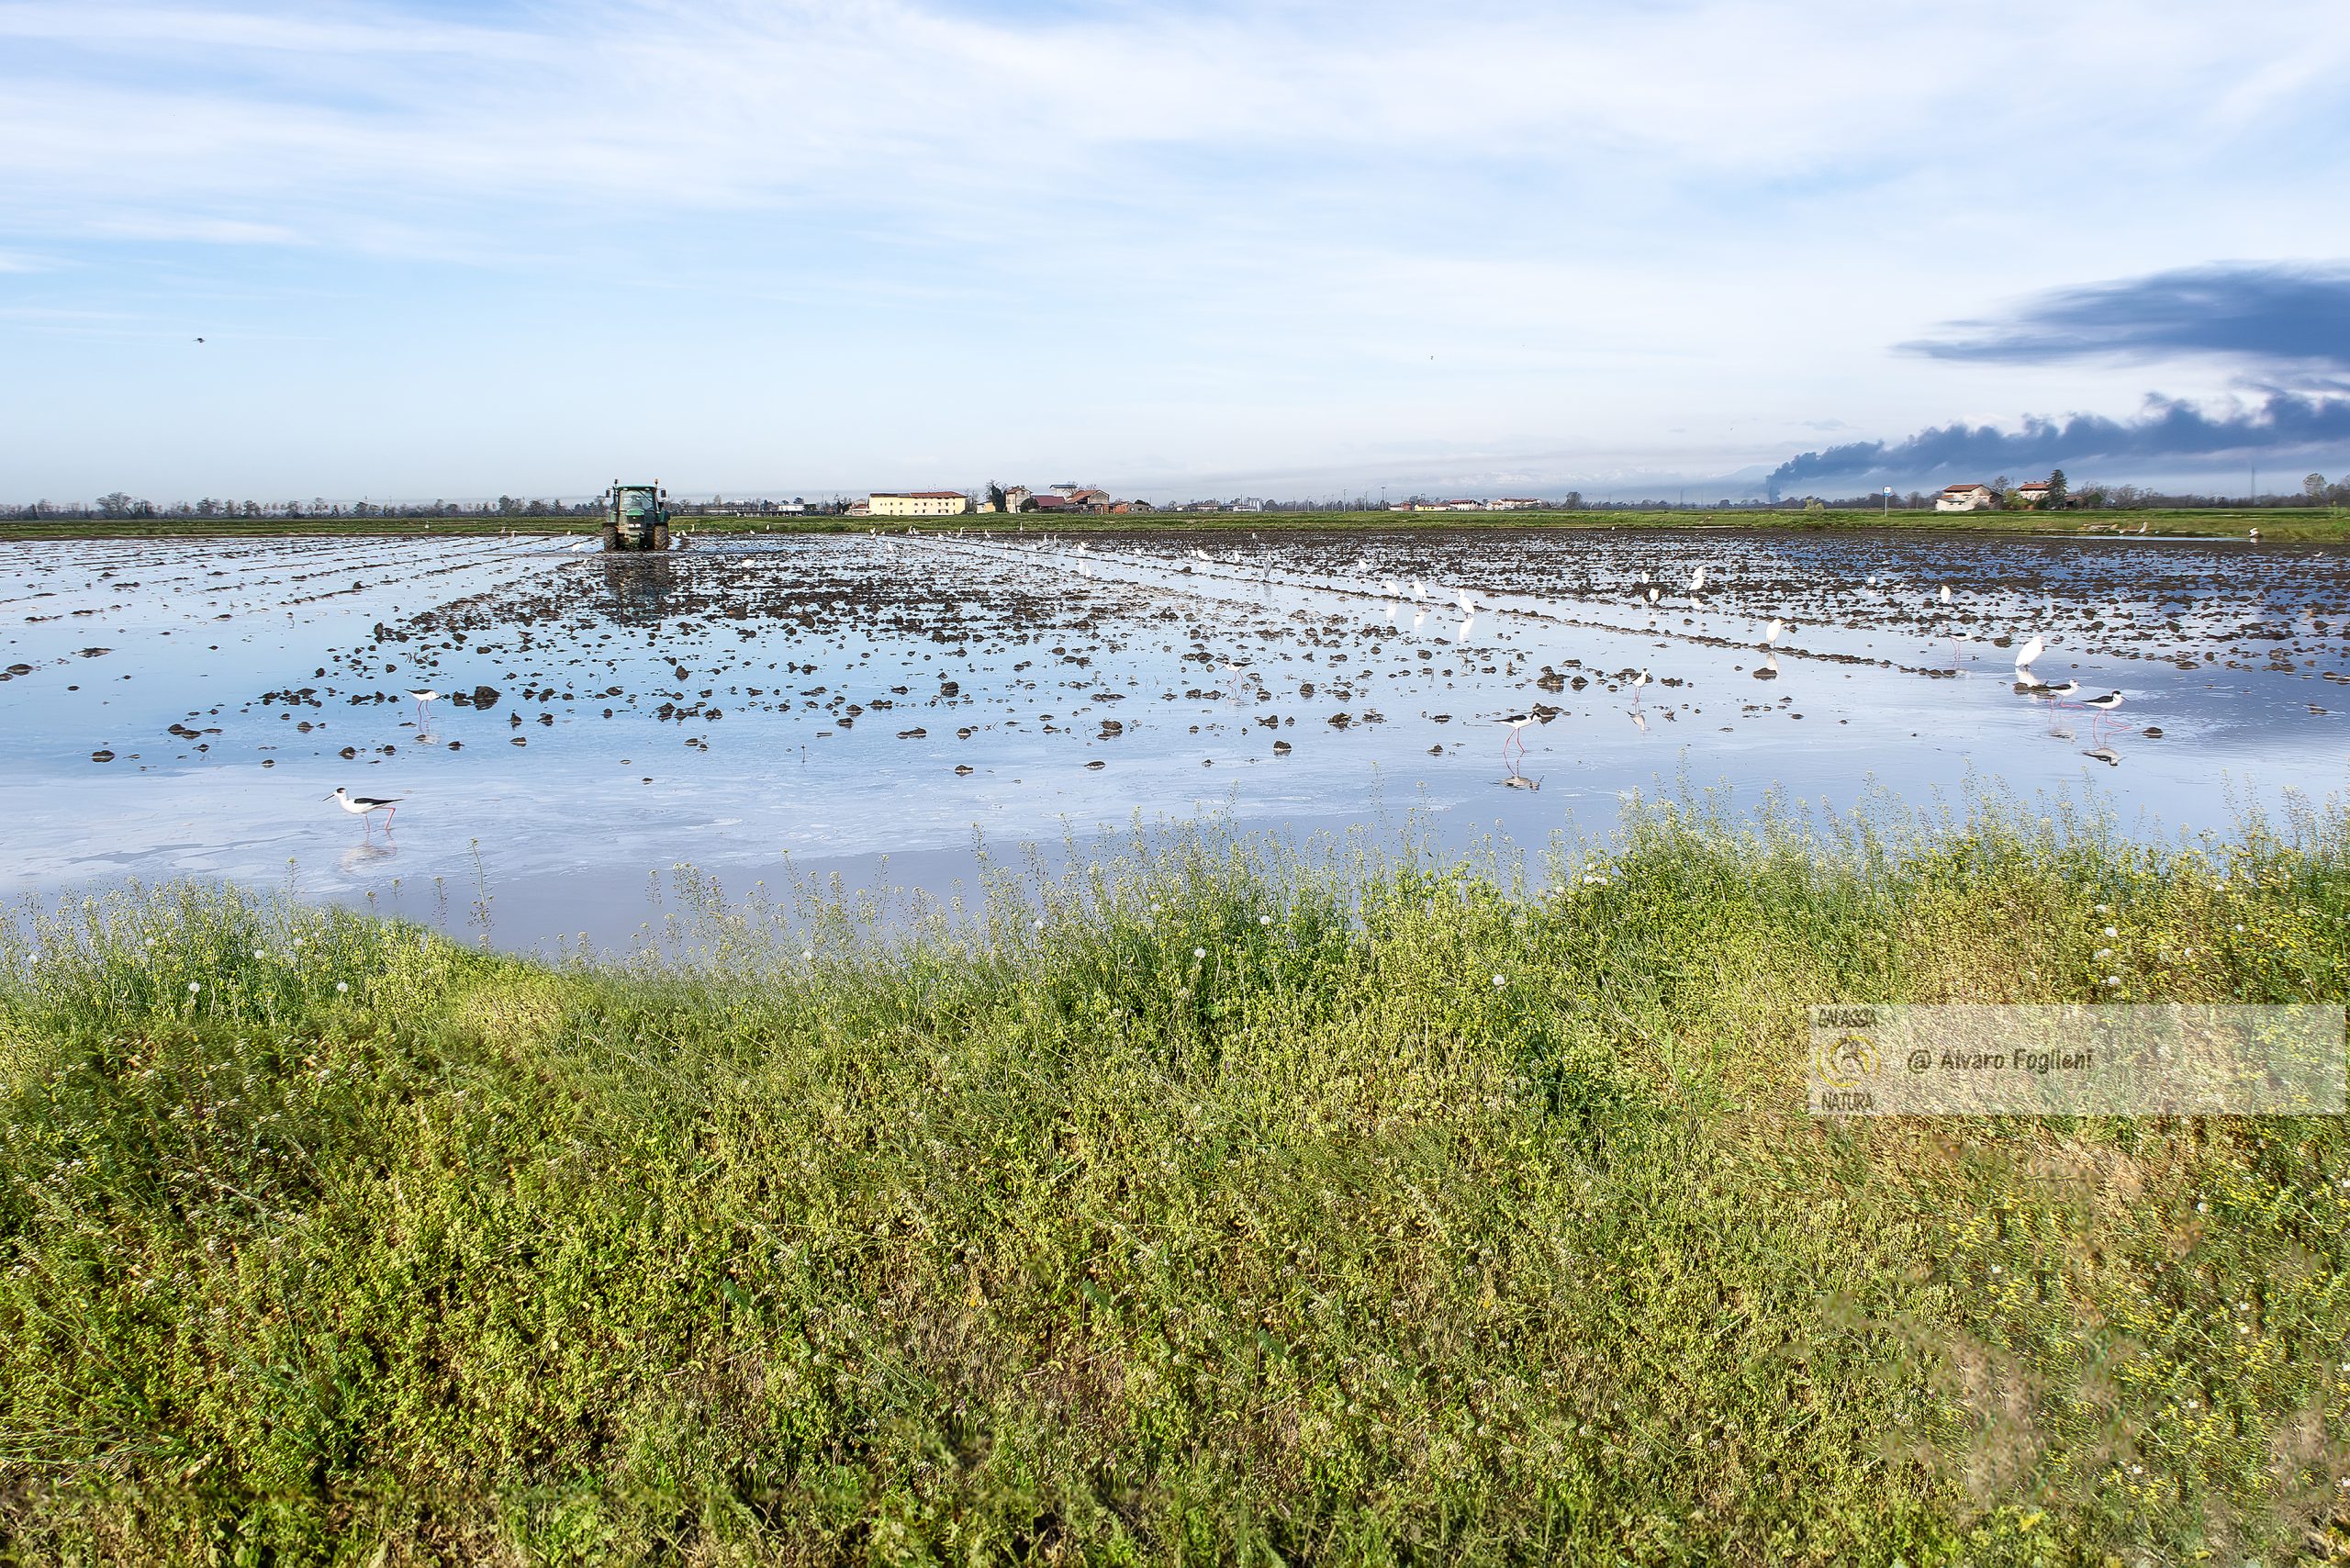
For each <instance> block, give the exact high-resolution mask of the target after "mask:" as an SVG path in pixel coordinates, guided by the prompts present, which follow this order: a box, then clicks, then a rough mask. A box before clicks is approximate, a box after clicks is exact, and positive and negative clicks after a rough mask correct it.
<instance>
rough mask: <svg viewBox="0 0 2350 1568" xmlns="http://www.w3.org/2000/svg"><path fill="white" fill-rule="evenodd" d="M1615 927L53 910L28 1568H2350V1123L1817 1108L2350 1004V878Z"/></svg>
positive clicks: (1316, 892)
mask: <svg viewBox="0 0 2350 1568" xmlns="http://www.w3.org/2000/svg"><path fill="white" fill-rule="evenodd" d="M1557 871H1558V875H1557V877H1556V879H1555V881H1554V882H1553V883H1550V884H1548V890H1536V889H1531V888H1529V887H1527V886H1525V885H1522V884H1519V883H1517V882H1516V881H1515V880H1514V879H1512V878H1511V877H1509V876H1508V875H1506V874H1505V873H1503V872H1500V871H1497V870H1495V869H1494V868H1491V867H1486V866H1482V865H1479V864H1475V863H1470V864H1459V863H1439V862H1437V861H1434V860H1427V859H1420V860H1414V859H1404V860H1393V859H1390V860H1385V861H1382V862H1376V863H1374V862H1371V861H1354V860H1346V859H1344V858H1343V857H1341V858H1338V859H1324V858H1318V857H1300V856H1296V855H1292V854H1291V853H1289V852H1286V851H1282V850H1280V849H1277V848H1266V847H1263V846H1255V847H1251V846H1248V845H1245V844H1237V843H1227V842H1225V841H1223V840H1222V839H1220V838H1218V837H1217V836H1216V835H1215V834H1214V833H1212V832H1203V833H1202V834H1200V835H1198V836H1196V837H1194V838H1192V839H1191V840H1189V841H1186V842H1183V843H1180V844H1177V845H1174V846H1162V847H1160V848H1157V849H1152V850H1149V851H1145V850H1143V849H1141V848H1136V850H1134V851H1133V852H1132V854H1131V857H1129V858H1127V859H1125V860H1122V861H1117V862H1114V863H1108V864H1101V865H1096V866H1092V867H1090V868H1084V869H1082V870H1080V871H1079V872H1076V873H1074V874H1072V875H1071V876H1069V878H1068V879H1064V880H1057V881H1054V882H1050V883H1038V884H1035V885H1031V886H1028V887H1026V888H1024V889H1020V888H1015V887H1013V886H1012V885H1011V884H1009V883H1007V884H1006V886H1005V887H1003V888H1002V889H1000V890H998V892H997V894H996V896H994V897H992V898H991V899H990V900H989V901H988V902H987V903H986V905H985V907H983V908H979V909H975V910H972V911H970V912H968V913H966V914H964V915H962V916H961V917H959V918H958V919H957V920H954V921H946V920H942V921H937V922H934V923H927V924H916V925H913V926H903V925H894V924H889V923H886V922H881V921H878V920H877V919H876V918H875V917H874V915H873V913H872V912H870V911H869V910H860V909H857V908H852V907H844V906H839V905H832V906H823V905H821V904H816V905H811V904H803V905H801V906H800V908H798V909H797V910H796V911H787V912H783V913H778V915H777V916H776V917H774V918H772V919H770V918H767V917H765V916H758V915H754V916H747V917H744V918H741V919H733V918H728V917H722V916H720V915H717V914H715V913H713V914H711V916H710V919H711V922H712V924H711V925H709V926H707V927H706V928H705V929H706V930H707V931H709V932H710V933H711V934H712V935H713V939H714V940H715V942H716V943H717V947H716V949H715V951H714V954H713V955H712V957H714V958H715V959H716V964H715V968H714V969H711V968H701V969H687V968H683V967H673V966H665V965H661V964H657V963H655V962H653V961H652V960H644V961H642V962H639V963H636V964H634V965H628V966H620V967H612V968H601V969H591V968H587V967H576V968H563V967H545V966H541V965H537V964H533V963H530V962H525V961H521V960H518V959H512V958H499V957H493V956H487V955H485V954H482V953H480V952H476V951H472V950H468V949H465V948H464V947H462V946H457V945H453V944H452V943H451V942H449V941H447V940H444V939H442V938H441V937H438V936H435V935H429V934H426V933H422V932H420V931H418V930H416V929H414V928H411V927H402V926H397V925H393V924H382V923H376V922H373V921H370V920H366V919H364V918H361V917H357V916H353V915H346V914H338V913H319V912H315V911H304V910H296V909H290V908H286V907H282V906H280V905H277V904H274V903H273V902H268V901H266V900H263V899H257V898H253V897H249V896H245V895H240V894H236V893H232V892H229V891H224V890H205V889H166V890H156V891H152V892H149V893H146V894H141V895H126V896H125V897H122V898H120V899H117V900H113V901H110V902H100V903H96V904H92V905H88V906H76V907H74V908H73V909H71V910H68V911H66V912H64V913H62V914H53V915H51V916H50V917H49V918H48V919H46V920H45V921H43V922H41V923H40V924H39V928H38V929H37V930H33V931H30V932H28V933H26V934H25V935H19V936H17V937H13V938H6V939H5V944H13V945H12V946H5V951H0V1097H5V1109H0V1123H5V1126H6V1139H5V1143H4V1144H0V1543H5V1546H0V1551H5V1554H6V1557H7V1558H8V1559H9V1560H10V1561H14V1562H42V1563H50V1562H252V1563H271V1564H280V1565H283V1564H291V1563H304V1562H352V1563H402V1562H514V1563H524V1562H529V1563H575V1562H576V1563H585V1562H611V1561H622V1562H638V1561H644V1562H686V1563H736V1562H743V1563H748V1562H828V1561H868V1562H999V1561H1040V1562H1069V1561H1077V1560H1086V1561H1096V1562H1177V1561H1182V1562H1206V1561H1216V1560H1229V1561H1235V1562H1263V1563H1270V1562H1301V1561H1313V1562H1380V1563H1392V1562H1491V1561H1542V1562H1594V1563H1598V1562H1607V1563H1615V1562H1708V1563H1710V1562H1810V1563H1822V1564H1827V1563H1846V1562H1871V1563H1890V1562H1906V1563H1911V1564H1927V1563H1957V1562H1966V1563H2047V1562H2053V1563H2070V1562H2083V1563H2101V1562H2124V1561H2128V1562H2143V1561H2157V1562H2187V1561H2195V1560H2200V1559H2204V1558H2207V1557H2208V1558H2209V1559H2210V1560H2211V1561H2215V1562H2254V1561H2257V1562H2284V1561H2287V1560H2290V1559H2294V1558H2295V1557H2296V1556H2297V1555H2298V1554H2301V1553H2311V1554H2322V1553H2332V1554H2334V1555H2336V1556H2338V1555H2339V1554H2341V1553H2343V1552H2344V1551H2350V1530H2346V1529H2345V1521H2350V1415H2346V1414H2345V1413H2350V1137H2345V1133H2344V1128H2343V1126H2342V1124H2341V1121H2340V1120H2339V1119H2338V1118H2313V1119H2270V1120H2235V1119H2208V1120H2198V1121H2162V1120H2146V1121H2130V1120H2119V1119H2087V1118H2082V1119H2062V1118H2059V1119H2046V1120H2036V1121H2035V1120H2021V1119H1973V1120H1963V1119H1951V1120H1923V1119H1909V1120H1898V1121H1893V1120H1887V1121H1874V1122H1857V1123H1833V1122H1828V1121H1822V1120H1816V1119H1814V1118H1812V1117H1810V1116H1808V1115H1807V1114H1805V1112H1804V1109H1803V1105H1804V1100H1803V1090H1802V1077H1803V1062H1804V1057H1805V1051H1806V1047H1805V1038H1806V1035H1805V1021H1804V1013H1803V1009H1804V1007H1805V1005H1806V1004H1807V1003H1812V1002H1837V1001H1872V1002H1897V1001H1964V1000H2002V1001H2033V1000H2046V1001H2057V1000H2074V1001H2086V1000H2089V999H2092V998H2104V999H2121V1000H2130V1001H2141V1000H2149V999H2178V1000H2228V999H2242V1000H2248V1001H2280V1002H2300V1001H2313V1000H2318V1001H2325V1002H2339V1001H2340V1000H2341V999H2342V997H2343V995H2344V980H2345V969H2346V968H2350V953H2346V952H2345V940H2344V931H2345V925H2344V922H2345V919H2350V823H2345V822H2344V820H2343V819H2341V818H2339V817H2321V818H2318V819H2314V820H2311V821H2309V822H2304V823H2301V824H2300V825H2299V826H2298V827H2296V828H2295V829H2293V830H2292V831H2291V832H2290V833H2289V834H2286V835H2285V836H2281V837H2280V836H2275V835H2271V834H2267V833H2266V832H2265V831H2257V830H2251V829H2247V830H2246V832H2245V833H2244V835H2243V836H2242V837H2241V838H2240V839H2239V840H2237V841H2235V842H2233V843H2230V844H2225V845H2221V844H2213V845H2210V846H2205V847H2203V848H2202V849H2199V850H2193V851H2189V850H2180V849H2170V850H2159V849H2149V848H2143V847H2133V846H2128V845H2126V844H2123V843H2121V842H2118V841H2115V840H2112V839H2110V838H2109V837H2108V836H2106V835H2105V834H2103V833H2102V832H2101V831H2100V830H2099V828H2098V826H2097V824H2095V823H2073V822H2065V821H2059V822H2056V823H2053V824H2045V823H2039V822H2037V821H2029V822H2027V821H2022V820H2020V819H2010V818H2005V817H2001V816H1997V815H1996V814H1995V815H1986V816H1985V817H1983V818H1981V819H1980V820H1976V821H1975V822H1973V823H1959V824H1954V825H1953V826H1951V827H1950V828H1949V829H1948V830H1947V831H1938V832H1936V833H1933V834H1923V835H1919V836H1914V837H1913V836H1894V835H1889V834H1879V833H1878V832H1876V831H1874V830H1873V829H1871V828H1870V827H1869V826H1868V825H1867V824H1866V823H1863V822H1849V823H1841V824H1837V825H1833V826H1831V827H1829V828H1826V829H1822V830H1819V831H1817V832H1813V833H1798V832H1796V831H1795V830H1793V829H1769V828H1766V829H1758V830H1744V831H1741V830H1733V829H1732V828H1730V827H1729V826H1727V825H1725V824H1723V823H1718V822H1713V821H1708V820H1707V819H1705V818H1704V817H1703V816H1701V815H1692V814H1688V813H1674V812H1652V813H1651V814H1648V815H1645V816H1641V817H1639V818H1636V819H1635V823H1634V825H1633V826H1632V827H1631V828H1629V829H1628V830H1627V833H1626V834H1625V836H1624V837H1623V839H1622V840H1621V841H1620V843H1619V844H1618V845H1617V846H1616V847H1615V848H1614V849H1613V850H1611V851H1610V852H1609V854H1608V855H1607V856H1606V857H1604V858H1601V859H1596V860H1593V861H1590V862H1586V863H1581V864H1576V865H1572V866H1562V867H1560V868H1557ZM786 914H788V915H789V918H786V917H785V916H786ZM2116 978H2118V979H2119V980H2120V981H2121V984H2120V985H2118V986H2115V985H2112V984H2110V983H2109V981H2110V980H2112V979H2116Z"/></svg>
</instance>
